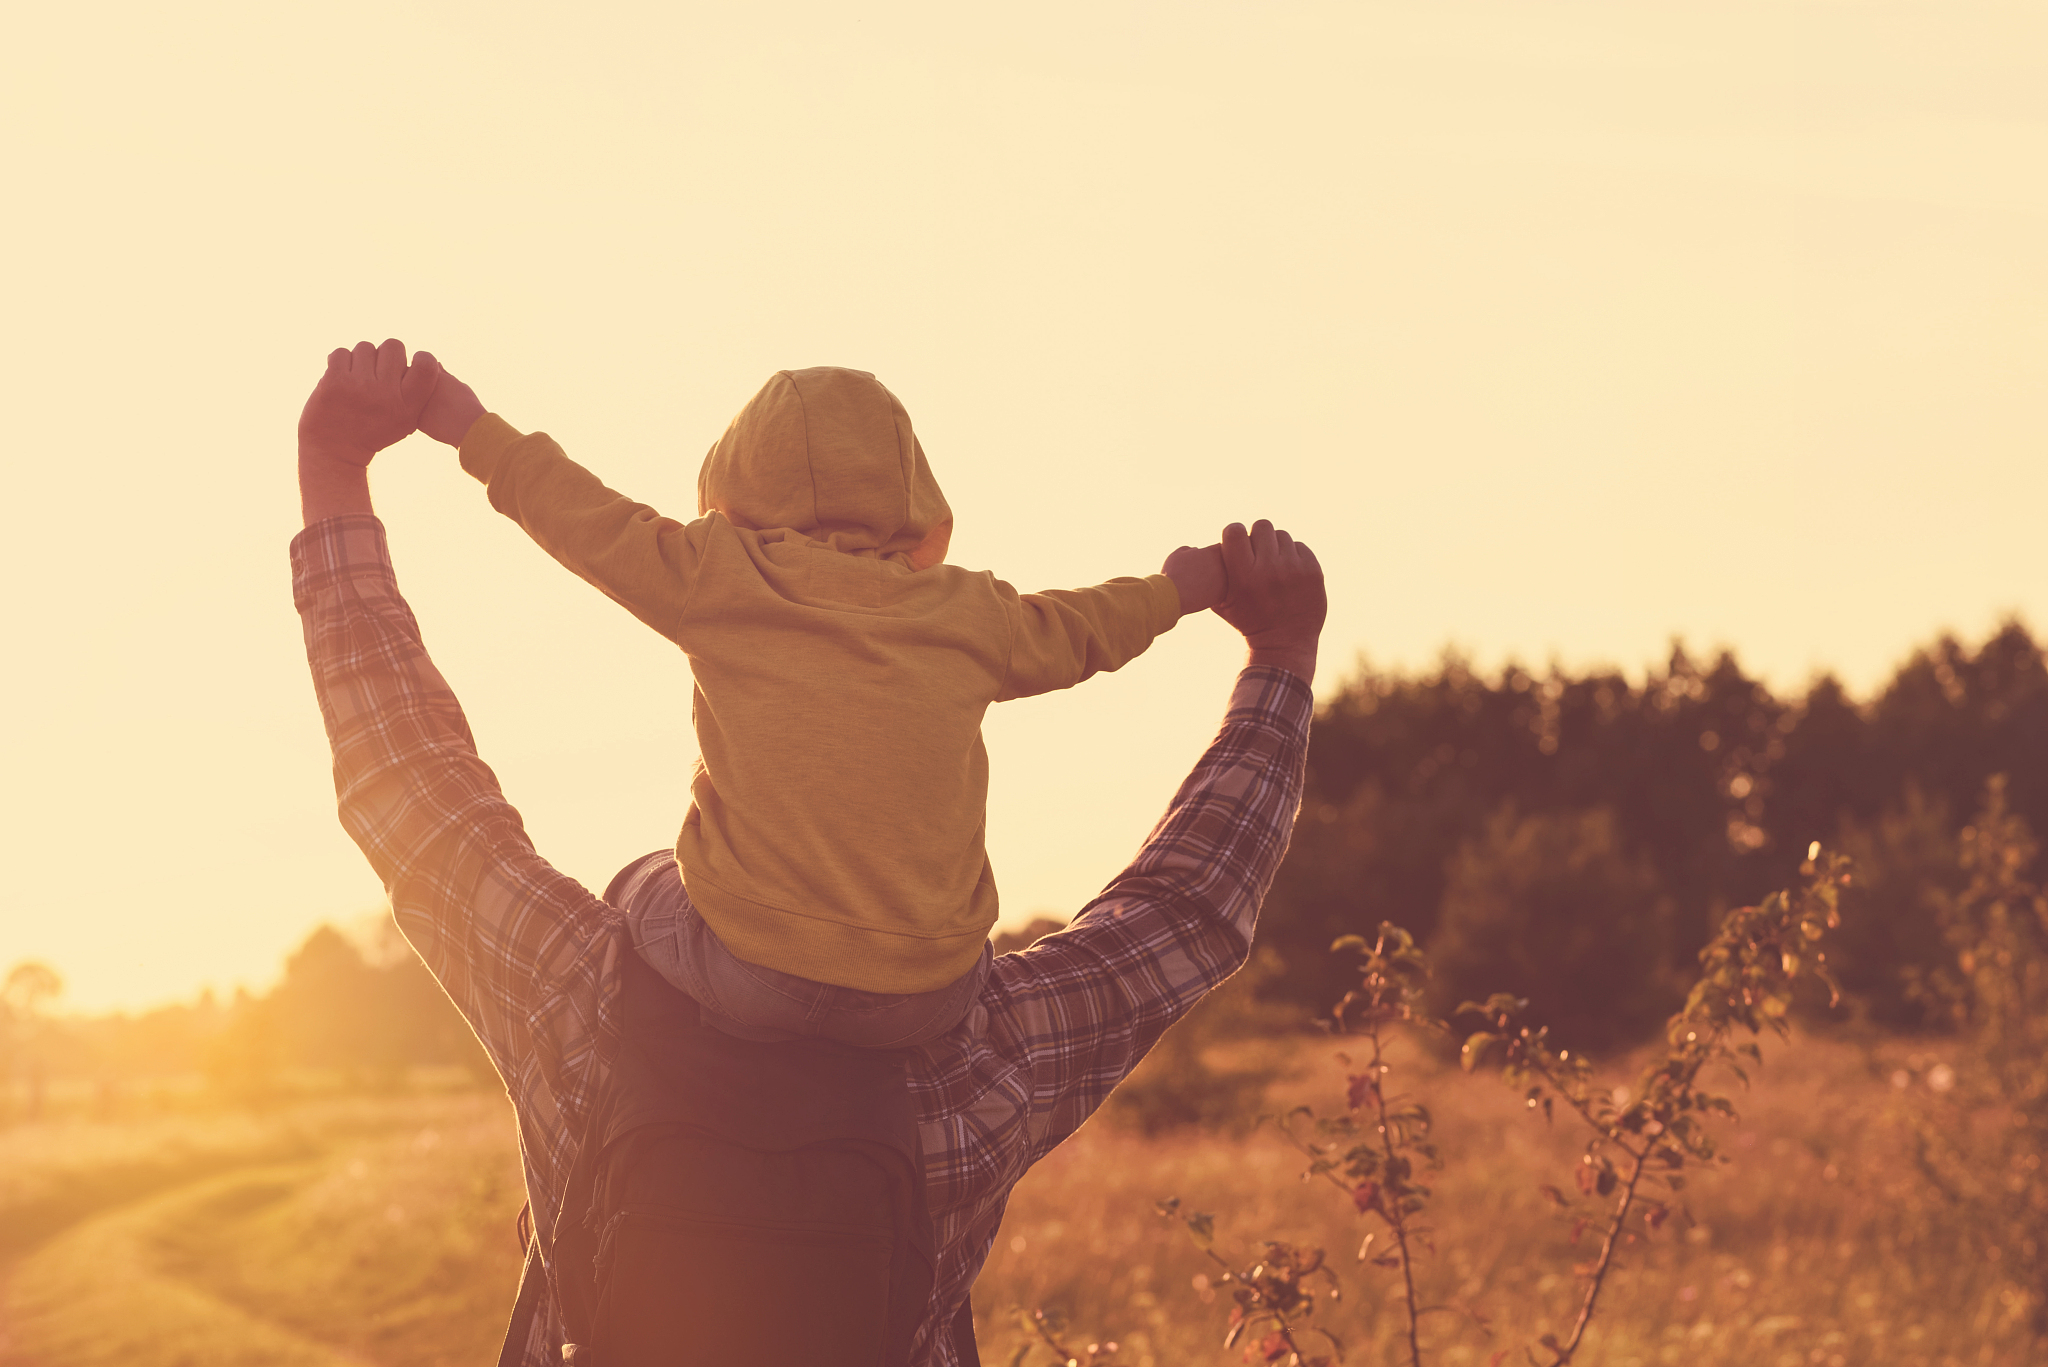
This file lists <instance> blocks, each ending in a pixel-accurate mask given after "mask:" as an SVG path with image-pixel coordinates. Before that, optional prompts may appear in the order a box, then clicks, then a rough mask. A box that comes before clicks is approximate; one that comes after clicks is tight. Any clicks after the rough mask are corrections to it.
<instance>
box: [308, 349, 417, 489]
mask: <svg viewBox="0 0 2048 1367" xmlns="http://www.w3.org/2000/svg"><path fill="white" fill-rule="evenodd" d="M419 362H424V364H420V363H419ZM440 373H441V368H440V366H439V365H438V364H436V363H435V361H434V358H433V357H431V356H425V355H422V356H420V357H417V358H415V364H413V365H410V366H408V365H407V364H406V363H405V343H403V342H401V341H399V340H398V339H397V338H395V337H393V338H391V339H389V340H387V341H386V342H385V343H384V345H383V346H380V347H373V346H371V345H370V344H369V343H368V342H358V343H356V346H355V349H354V350H353V351H351V350H349V349H348V348H346V347H337V348H335V349H334V350H333V351H332V352H330V353H329V354H328V357H327V373H326V374H325V375H322V376H321V377H320V382H319V383H318V384H316V385H314V386H313V394H312V397H311V398H309V399H307V400H306V406H305V408H304V409H302V410H301V411H300V413H299V454H300V456H301V457H302V458H303V457H306V456H314V457H318V458H321V459H328V460H338V461H341V462H343V463H345V464H348V465H356V466H363V465H368V464H369V463H370V457H372V456H374V455H376V454H377V453H378V452H379V451H381V450H383V449H384V448H385V447H387V446H389V445H391V443H393V442H395V441H397V440H399V439H400V438H402V437H405V436H408V435H410V434H411V432H412V430H413V428H414V426H416V425H417V423H418V422H419V415H420V409H421V407H422V406H424V405H425V403H426V401H427V398H428V396H429V395H431V394H432V393H433V392H434V382H435V380H437V379H438V378H439V377H440Z"/></svg>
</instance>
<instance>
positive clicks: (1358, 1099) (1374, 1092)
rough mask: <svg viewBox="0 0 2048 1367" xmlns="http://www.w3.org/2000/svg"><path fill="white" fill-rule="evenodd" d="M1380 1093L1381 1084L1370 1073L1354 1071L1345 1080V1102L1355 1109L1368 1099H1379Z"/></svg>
mask: <svg viewBox="0 0 2048 1367" xmlns="http://www.w3.org/2000/svg"><path fill="white" fill-rule="evenodd" d="M1379 1093H1380V1089H1379V1084H1378V1083H1377V1082H1376V1081H1374V1080H1373V1078H1372V1076H1371V1075H1370V1074H1368V1073H1354V1074H1352V1075H1351V1076H1350V1077H1348V1078H1346V1079H1345V1080H1344V1102H1345V1104H1346V1105H1348V1106H1349V1107H1350V1108H1351V1109H1352V1110H1354V1111H1355V1110H1357V1109H1359V1108H1360V1107H1361V1106H1363V1105H1365V1103H1366V1102H1368V1101H1377V1100H1378V1099H1379Z"/></svg>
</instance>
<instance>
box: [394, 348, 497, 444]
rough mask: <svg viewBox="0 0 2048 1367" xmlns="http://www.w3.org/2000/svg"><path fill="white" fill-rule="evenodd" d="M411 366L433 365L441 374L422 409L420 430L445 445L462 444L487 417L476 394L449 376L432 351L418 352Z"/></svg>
mask: <svg viewBox="0 0 2048 1367" xmlns="http://www.w3.org/2000/svg"><path fill="white" fill-rule="evenodd" d="M412 363H413V364H414V365H415V366H417V365H420V364H422V363H424V364H427V365H431V366H433V367H434V369H435V370H436V371H437V372H439V375H440V379H439V381H438V382H437V383H436V384H435V386H434V392H433V393H432V394H430V395H429V396H428V397H427V406H426V407H425V408H423V409H421V410H420V431H422V432H424V433H426V434H427V435H428V436H430V437H432V438H433V439H434V440H435V441H438V442H440V443H442V444H443V445H445V446H460V445H462V439H463V438H464V437H466V436H468V435H469V429H470V428H472V427H474V426H475V425H476V420H477V419H478V418H481V417H482V416H483V415H484V406H483V404H481V403H479V402H478V401H477V397H476V391H475V390H474V389H471V388H470V387H469V386H468V385H466V384H464V383H463V382H462V381H460V380H458V379H456V378H455V377H454V376H453V375H450V374H449V373H448V371H447V369H446V368H445V367H444V366H442V364H441V363H440V362H439V361H437V360H435V359H434V357H433V354H432V353H431V352H426V351H421V352H417V353H415V354H414V356H413V358H412Z"/></svg>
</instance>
